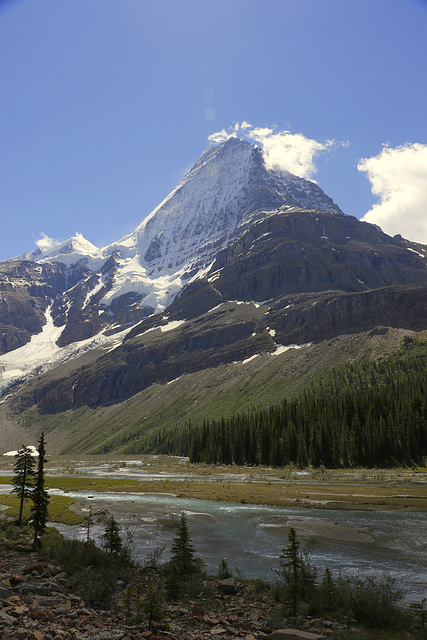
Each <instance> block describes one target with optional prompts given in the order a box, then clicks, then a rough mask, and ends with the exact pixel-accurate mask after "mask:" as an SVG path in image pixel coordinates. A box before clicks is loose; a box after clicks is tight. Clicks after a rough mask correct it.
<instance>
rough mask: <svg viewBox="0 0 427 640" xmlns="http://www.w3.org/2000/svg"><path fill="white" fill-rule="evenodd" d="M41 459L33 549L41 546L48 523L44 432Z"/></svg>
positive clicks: (34, 496)
mask: <svg viewBox="0 0 427 640" xmlns="http://www.w3.org/2000/svg"><path fill="white" fill-rule="evenodd" d="M37 451H38V454H39V459H38V464H37V475H36V481H35V485H34V489H33V491H32V494H31V499H32V501H33V505H32V507H31V520H30V521H31V524H32V527H33V529H34V539H33V548H34V549H36V548H37V547H39V546H40V538H41V537H42V535H43V533H44V531H45V529H46V523H47V517H48V511H49V500H50V498H49V496H48V493H47V491H46V489H45V488H44V465H45V463H46V462H47V458H46V448H45V444H44V433H43V432H42V434H41V436H40V440H39V446H38V448H37Z"/></svg>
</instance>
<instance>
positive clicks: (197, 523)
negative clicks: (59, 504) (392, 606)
mask: <svg viewBox="0 0 427 640" xmlns="http://www.w3.org/2000/svg"><path fill="white" fill-rule="evenodd" d="M68 495H71V496H75V497H76V498H77V499H78V501H79V503H80V506H81V508H83V509H85V510H87V511H86V512H87V513H89V510H90V511H91V512H92V513H94V514H96V513H97V512H99V511H102V510H107V511H108V513H111V514H113V515H114V517H115V518H116V520H117V521H118V522H119V523H120V525H121V526H122V527H123V529H126V528H128V529H129V530H130V531H131V532H132V534H133V543H132V549H133V553H134V555H135V557H136V558H137V559H138V560H139V561H143V560H144V558H146V557H147V556H148V555H149V554H150V553H152V552H153V551H154V550H155V549H156V548H162V547H165V552H164V555H163V558H164V559H165V560H166V559H167V558H168V550H169V548H170V544H171V541H172V539H173V537H174V535H175V532H174V531H170V530H168V529H165V528H164V527H162V526H161V524H160V523H161V522H162V519H164V518H168V517H169V516H170V514H177V515H179V514H180V513H181V512H184V513H185V514H186V516H187V521H188V526H189V529H190V534H191V537H192V540H193V544H194V546H195V548H196V550H197V555H198V556H199V557H200V558H202V559H203V560H204V561H205V562H206V564H207V569H208V571H211V572H216V571H217V568H218V564H219V562H220V561H221V559H222V558H225V559H226V561H227V563H228V564H229V566H230V568H231V569H232V570H233V572H234V574H235V575H236V574H237V575H244V576H245V577H257V578H262V579H265V580H268V581H272V580H274V579H275V577H276V572H275V570H276V569H278V568H279V562H280V560H279V556H280V553H281V549H282V548H283V547H284V546H286V544H287V535H288V531H289V527H291V526H292V527H294V528H295V529H296V530H297V533H298V536H299V538H300V540H301V543H302V546H304V545H308V546H309V547H311V548H312V559H313V562H314V563H315V565H316V566H317V567H318V569H319V572H320V573H322V572H323V570H324V569H325V568H326V567H329V568H330V569H331V570H332V571H333V572H335V573H338V572H341V573H345V574H350V575H360V576H367V575H374V576H377V577H379V576H391V577H394V578H395V579H396V583H397V584H398V585H399V586H400V587H401V588H402V589H403V590H404V593H405V599H407V600H409V601H414V600H417V601H418V600H420V599H421V598H423V597H425V596H427V536H426V527H427V522H426V519H427V517H426V514H425V513H419V512H417V513H416V512H405V513H403V512H397V511H373V512H366V511H338V510H328V509H306V508H296V507H288V508H286V507H268V506H258V505H242V504H235V503H221V502H217V501H213V500H212V501H211V500H196V499H189V498H177V497H174V496H170V495H141V494H122V493H117V494H114V493H113V494H112V493H90V494H89V492H87V493H82V492H75V493H73V492H70V493H69V494H68ZM58 527H59V528H60V530H61V532H62V533H64V534H65V535H66V536H67V537H69V538H79V539H84V538H85V536H86V535H87V532H86V530H85V528H84V527H77V526H73V527H70V526H65V525H58ZM103 530H104V525H103V523H102V521H101V520H99V521H98V522H97V518H96V516H95V518H94V524H93V526H92V529H91V532H90V534H91V536H92V537H94V538H95V539H96V538H99V536H100V535H101V534H102V533H103Z"/></svg>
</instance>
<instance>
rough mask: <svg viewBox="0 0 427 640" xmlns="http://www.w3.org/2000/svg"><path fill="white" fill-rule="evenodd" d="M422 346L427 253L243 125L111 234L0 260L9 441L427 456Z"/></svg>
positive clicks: (342, 459) (237, 458) (0, 443)
mask: <svg viewBox="0 0 427 640" xmlns="http://www.w3.org/2000/svg"><path fill="white" fill-rule="evenodd" d="M426 354H427V246H425V245H421V244H418V243H416V242H411V241H408V240H406V239H404V237H402V236H400V235H399V236H394V237H390V236H388V235H387V234H385V233H383V232H382V231H381V229H380V228H378V227H377V226H375V225H372V224H368V223H366V222H361V221H360V220H358V219H357V218H354V217H352V216H349V215H346V214H345V213H343V212H342V211H341V209H340V208H339V207H338V206H337V205H336V204H335V203H334V202H333V200H332V199H331V198H330V197H328V196H327V195H326V194H325V193H324V192H323V191H322V189H321V188H320V187H319V186H318V185H317V184H315V183H313V182H310V181H308V180H305V179H303V178H300V177H297V176H295V175H293V174H291V173H289V172H286V171H274V170H269V169H267V167H266V164H265V161H264V157H263V153H262V151H261V150H260V149H259V148H258V147H257V146H255V145H252V144H250V143H248V142H245V141H241V140H239V139H237V138H230V139H229V140H227V141H226V142H224V143H222V144H220V145H218V146H212V147H210V148H208V149H207V150H206V151H205V152H204V153H203V154H202V155H201V156H200V158H199V159H198V160H197V162H196V163H195V164H194V166H193V167H192V168H191V170H190V171H189V172H188V173H187V174H186V175H185V177H184V178H183V180H182V181H181V182H180V183H179V184H178V186H177V187H176V188H175V189H174V191H172V193H171V194H170V195H169V196H168V197H167V198H166V199H165V200H164V201H163V202H162V203H161V204H160V205H159V206H158V207H157V208H156V209H155V210H154V211H153V212H152V213H151V214H150V215H149V216H148V217H146V218H145V220H144V221H143V222H142V223H141V224H140V225H139V226H138V227H137V228H136V229H135V231H134V232H133V233H132V234H130V235H128V236H126V237H124V238H122V239H121V240H119V241H117V242H115V243H114V244H111V245H109V246H107V247H103V248H101V249H99V248H97V247H95V246H94V245H93V244H91V243H90V242H88V241H87V240H85V239H84V238H83V237H82V236H81V235H80V234H77V235H76V236H75V237H73V238H71V239H69V240H67V241H65V242H61V243H58V244H56V245H55V246H53V247H51V248H50V249H43V250H42V249H38V250H37V251H35V252H34V253H32V254H24V255H21V256H19V257H16V258H12V259H10V260H6V261H3V262H1V263H0V396H1V398H0V402H1V404H0V448H1V449H3V450H2V451H1V450H0V453H4V452H5V451H7V450H8V448H13V447H20V446H22V442H24V441H25V442H29V441H32V440H34V441H35V440H36V438H37V436H38V434H39V433H40V431H41V430H42V429H43V430H44V431H45V434H46V437H47V439H48V443H49V452H51V453H56V454H94V453H109V452H111V453H117V454H126V453H148V452H153V453H175V454H177V455H191V456H192V457H193V458H194V459H198V460H199V461H203V460H207V461H211V462H212V461H213V462H216V461H218V462H221V461H222V462H237V463H241V464H244V463H255V464H256V463H259V462H262V463H269V464H276V465H278V464H283V463H285V462H289V461H291V462H292V461H294V458H295V461H296V462H298V463H301V464H304V463H305V464H313V465H314V464H322V463H323V464H326V465H332V466H333V465H344V466H345V465H351V464H356V463H366V464H367V463H371V464H376V463H378V462H380V463H384V464H393V463H413V462H422V460H423V456H424V455H425V453H426V451H425V448H426V440H427V403H426V395H427V394H426V387H425V380H426V364H425V363H426ZM422 385H424V386H422ZM388 392H391V393H392V398H389V395H388ZM411 399H412V400H411ZM404 402H405V403H406V404H403V403H404ZM322 416H323V418H322ZM315 425H317V426H318V428H317V430H315ZM328 429H330V430H332V431H331V433H332V435H331V433H328ZM372 430H373V431H374V432H375V433H376V436H375V438H376V439H375V440H374V444H372V440H371V435H369V434H370V433H371V432H372ZM233 434H234V435H233ZM372 437H373V436H372ZM328 438H329V440H328ZM331 438H332V440H330V439H331ZM273 441H274V442H273ZM330 441H331V442H332V441H333V445H332V444H328V442H330ZM209 442H210V445H209V446H208V443H209ZM268 443H270V444H271V447H270V448H269V444H268ZM209 447H210V452H209ZM331 447H335V448H336V451H335V453H334V454H333V455H332V454H331V452H330V449H331ZM375 447H377V448H380V449H381V451H383V453H384V456H385V457H384V459H382V460H380V461H378V460H377V459H376V457H375V454H374V453H373V448H375ZM293 449H294V450H295V455H291V454H292V450H293ZM327 449H328V450H329V453H328V452H327ZM213 451H215V453H213ZM221 451H222V455H223V457H222V458H221V455H220V453H219V452H221ZM203 452H205V453H203ZM399 452H400V453H399ZM206 456H207V457H206ZM218 456H219V457H218Z"/></svg>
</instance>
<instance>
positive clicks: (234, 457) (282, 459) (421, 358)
mask: <svg viewBox="0 0 427 640" xmlns="http://www.w3.org/2000/svg"><path fill="white" fill-rule="evenodd" d="M426 347H427V343H421V342H419V341H414V340H411V339H410V338H409V339H406V340H405V342H404V348H403V349H402V350H401V351H400V352H399V354H397V355H396V356H393V357H392V358H389V359H388V360H386V361H380V362H362V363H358V364H353V365H350V366H345V367H341V368H337V369H334V370H332V371H330V372H329V373H327V374H326V375H324V376H322V377H319V378H318V379H317V380H315V381H313V382H312V383H311V384H310V385H309V386H308V387H306V388H305V390H304V391H303V392H302V393H301V394H300V395H299V396H298V397H296V398H295V399H293V400H287V399H285V400H283V401H282V402H281V403H280V404H277V405H272V406H269V407H267V408H262V407H259V408H251V409H250V410H249V411H247V412H246V413H238V414H236V415H233V416H230V417H219V418H212V419H207V420H205V421H204V422H203V424H200V425H191V423H187V424H186V425H185V427H184V428H181V429H178V428H175V429H172V430H170V431H167V430H163V431H161V432H159V433H157V434H155V436H153V437H152V438H151V439H150V440H148V441H147V442H146V443H145V451H146V452H148V451H150V452H154V453H164V454H175V455H182V456H189V458H190V461H191V462H193V463H208V464H236V465H268V466H273V467H280V466H285V465H289V464H294V465H297V466H298V467H306V466H308V465H310V466H313V467H319V466H321V465H323V466H325V467H328V468H338V467H360V466H367V467H375V466H396V465H405V466H407V465H412V464H423V463H424V461H425V457H426V455H427V375H426V374H427V358H426V352H427V348H426Z"/></svg>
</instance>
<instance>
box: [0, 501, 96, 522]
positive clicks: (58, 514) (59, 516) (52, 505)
mask: <svg viewBox="0 0 427 640" xmlns="http://www.w3.org/2000/svg"><path fill="white" fill-rule="evenodd" d="M75 502H76V500H75V499H74V498H68V497H67V496H51V498H50V502H49V516H48V521H49V522H62V523H63V524H81V523H83V522H84V516H82V515H79V514H77V513H75V512H74V511H71V509H70V507H71V506H72V505H73V504H75ZM0 504H2V505H5V506H7V507H8V508H7V509H5V510H2V511H1V513H4V514H6V515H8V516H11V517H12V518H15V519H16V518H18V515H19V500H18V497H17V496H16V495H11V494H9V495H0ZM30 506H31V503H30V501H29V500H26V501H25V502H24V512H23V517H24V519H25V520H28V518H29V517H30Z"/></svg>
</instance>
